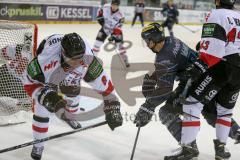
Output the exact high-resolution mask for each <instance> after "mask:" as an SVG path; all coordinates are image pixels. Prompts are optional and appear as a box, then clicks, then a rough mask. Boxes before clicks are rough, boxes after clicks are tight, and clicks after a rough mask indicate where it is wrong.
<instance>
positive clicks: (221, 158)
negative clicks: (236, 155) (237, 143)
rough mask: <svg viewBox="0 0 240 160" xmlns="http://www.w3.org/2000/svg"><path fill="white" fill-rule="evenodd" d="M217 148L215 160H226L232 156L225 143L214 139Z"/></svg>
mask: <svg viewBox="0 0 240 160" xmlns="http://www.w3.org/2000/svg"><path fill="white" fill-rule="evenodd" d="M213 142H214V148H215V160H226V159H229V158H230V157H231V153H230V152H228V151H226V150H225V145H226V144H225V143H222V142H220V141H219V140H218V139H215V140H213Z"/></svg>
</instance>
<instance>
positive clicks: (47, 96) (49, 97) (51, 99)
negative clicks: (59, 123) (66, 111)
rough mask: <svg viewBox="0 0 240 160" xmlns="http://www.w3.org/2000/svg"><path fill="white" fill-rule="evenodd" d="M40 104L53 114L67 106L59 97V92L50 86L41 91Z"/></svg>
mask: <svg viewBox="0 0 240 160" xmlns="http://www.w3.org/2000/svg"><path fill="white" fill-rule="evenodd" d="M38 102H39V103H40V104H41V105H43V106H44V107H45V108H46V109H47V110H48V111H49V112H51V113H55V112H57V111H58V110H59V109H61V108H64V107H65V106H66V104H67V103H66V101H65V100H64V99H63V98H62V97H61V96H59V95H58V93H57V91H56V90H55V89H54V88H52V87H49V86H45V87H44V88H42V89H41V91H40V94H39V96H38Z"/></svg>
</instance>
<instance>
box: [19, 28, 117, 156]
mask: <svg viewBox="0 0 240 160" xmlns="http://www.w3.org/2000/svg"><path fill="white" fill-rule="evenodd" d="M24 78H25V79H24V89H25V91H26V92H27V93H28V95H29V96H31V97H32V99H33V100H34V102H35V103H34V108H33V111H34V115H33V124H32V129H33V137H34V139H36V140H37V139H42V138H45V137H46V136H47V132H48V125H49V118H50V114H51V113H56V112H58V111H59V110H65V111H66V112H71V113H74V112H75V113H77V112H78V111H79V108H78V106H79V105H78V103H79V99H78V95H79V94H80V88H81V81H82V80H84V81H85V82H87V83H88V84H89V85H90V86H91V87H92V88H93V89H94V90H95V91H97V92H98V93H99V94H101V95H102V96H103V100H104V113H105V119H106V121H107V123H108V125H109V127H110V128H111V129H112V130H114V128H116V127H118V126H121V125H122V116H121V113H120V103H119V101H118V99H117V97H116V95H115V91H114V87H113V84H112V82H111V80H110V78H109V76H108V75H107V74H106V73H105V71H104V69H103V68H102V65H101V64H100V62H99V60H98V59H97V58H96V57H95V56H94V55H93V53H92V50H91V48H90V46H89V44H88V43H87V42H86V41H85V40H83V39H82V38H81V37H80V36H79V35H78V34H77V33H70V34H66V35H61V34H55V35H52V36H49V37H47V38H45V39H44V40H43V41H42V42H41V44H40V45H39V48H38V50H37V57H36V58H34V59H33V60H32V61H31V62H30V63H29V64H28V67H27V70H26V76H25V77H24ZM59 92H61V93H63V94H64V95H66V96H67V97H68V98H67V101H66V99H63V97H62V96H61V95H59ZM63 115H64V113H63ZM43 148H44V144H43V143H38V144H35V145H34V146H33V149H32V153H31V157H32V158H33V159H34V160H40V159H41V156H42V152H43Z"/></svg>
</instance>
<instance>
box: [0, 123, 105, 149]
mask: <svg viewBox="0 0 240 160" xmlns="http://www.w3.org/2000/svg"><path fill="white" fill-rule="evenodd" d="M105 124H107V122H106V121H104V122H100V123H97V124H94V125H90V126H88V127H84V128H79V129H75V130H72V131H69V132H64V133H60V134H56V135H53V136H49V137H46V138H43V139H39V140H35V141H31V142H27V143H23V144H20V145H16V146H13V147H9V148H5V149H2V150H0V153H4V152H9V151H13V150H16V149H20V148H24V147H27V146H30V145H34V144H37V143H41V142H45V141H49V140H52V139H56V138H60V137H64V136H67V135H70V134H73V133H76V132H81V131H84V130H88V129H91V128H96V127H99V126H102V125H105Z"/></svg>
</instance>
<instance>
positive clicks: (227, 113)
mask: <svg viewBox="0 0 240 160" xmlns="http://www.w3.org/2000/svg"><path fill="white" fill-rule="evenodd" d="M232 114H233V109H228V108H225V107H223V106H221V105H220V104H218V105H217V116H218V117H232Z"/></svg>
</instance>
